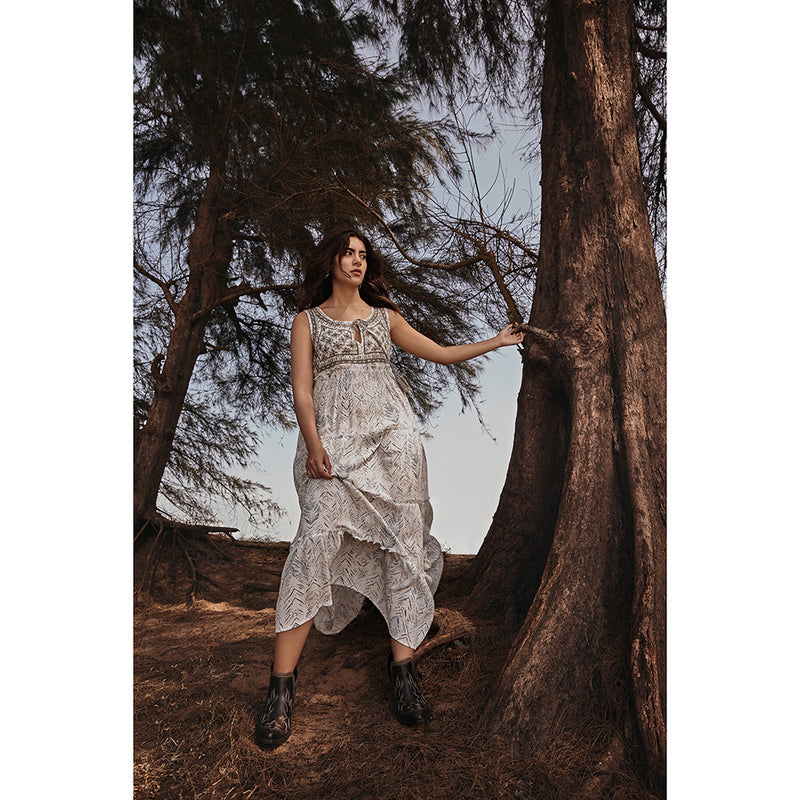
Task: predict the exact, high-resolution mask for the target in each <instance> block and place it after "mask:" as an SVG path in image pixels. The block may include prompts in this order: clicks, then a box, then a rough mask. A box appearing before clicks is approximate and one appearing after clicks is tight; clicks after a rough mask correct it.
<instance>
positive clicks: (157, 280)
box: [133, 258, 178, 314]
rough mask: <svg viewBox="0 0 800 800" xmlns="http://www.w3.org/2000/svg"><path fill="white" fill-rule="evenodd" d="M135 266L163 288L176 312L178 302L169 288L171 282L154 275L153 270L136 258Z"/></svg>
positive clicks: (169, 303)
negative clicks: (168, 282) (148, 269)
mask: <svg viewBox="0 0 800 800" xmlns="http://www.w3.org/2000/svg"><path fill="white" fill-rule="evenodd" d="M133 267H134V269H135V270H136V271H137V272H140V273H141V274H142V275H144V276H145V278H147V279H148V280H150V281H152V282H153V283H154V284H156V286H158V287H160V288H161V291H162V292H163V293H164V297H165V298H166V300H167V305H168V306H169V307H170V309H172V313H173V314H175V313H176V312H177V308H178V304H177V303H176V302H175V298H174V297H173V296H172V292H170V290H169V284H167V282H166V281H163V280H161V278H159V277H158V276H157V275H153V273H152V272H148V271H147V270H146V269H145V268H144V267H143V266H142V265H141V264H140V263H139V261H138V260H137V259H136V258H134V259H133Z"/></svg>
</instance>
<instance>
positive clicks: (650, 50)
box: [636, 36, 667, 58]
mask: <svg viewBox="0 0 800 800" xmlns="http://www.w3.org/2000/svg"><path fill="white" fill-rule="evenodd" d="M636 48H637V50H638V51H639V52H640V53H641V54H642V55H643V56H647V57H648V58H666V57H667V54H666V52H665V51H664V50H656V49H655V48H654V47H650V46H648V45H646V44H645V43H644V42H643V41H642V40H641V39H640V38H639V37H638V36H637V37H636Z"/></svg>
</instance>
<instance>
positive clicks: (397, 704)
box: [386, 653, 433, 725]
mask: <svg viewBox="0 0 800 800" xmlns="http://www.w3.org/2000/svg"><path fill="white" fill-rule="evenodd" d="M386 669H387V671H388V672H389V681H390V682H391V684H392V694H393V695H394V714H395V716H396V717H397V719H398V720H400V722H402V723H403V725H419V724H420V723H422V722H429V721H430V720H431V719H432V718H433V714H431V712H430V709H429V708H428V704H427V703H426V702H425V698H424V697H423V696H422V692H421V691H420V688H419V685H418V684H417V678H416V675H415V674H414V665H413V664H412V663H411V659H410V658H406V659H404V660H403V661H392V655H391V653H390V654H389V658H388V660H387V662H386Z"/></svg>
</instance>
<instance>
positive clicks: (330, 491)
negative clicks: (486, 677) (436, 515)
mask: <svg viewBox="0 0 800 800" xmlns="http://www.w3.org/2000/svg"><path fill="white" fill-rule="evenodd" d="M305 313H306V314H307V316H308V321H309V325H310V326H311V339H312V343H313V350H314V390H313V391H314V410H315V413H316V419H317V431H318V432H319V436H320V439H321V440H322V444H323V446H324V447H325V449H326V450H327V452H328V456H329V457H330V460H331V471H332V474H333V479H331V480H326V479H324V478H309V477H308V473H307V472H306V459H307V458H308V451H307V449H306V445H305V441H304V440H303V437H302V434H301V435H299V436H298V441H297V453H296V455H295V461H294V481H295V486H296V488H297V494H298V498H299V501H300V524H299V528H298V531H297V535H296V536H295V539H294V541H293V542H292V544H291V547H290V548H289V555H288V557H287V559H286V564H285V565H284V568H283V575H282V577H281V585H280V590H279V592H278V601H277V605H276V609H275V629H276V631H277V632H281V631H285V630H290V629H291V628H295V627H297V626H298V625H302V624H303V623H304V622H307V621H308V620H309V619H311V618H312V617H313V618H314V624H315V625H316V627H317V628H318V629H319V630H320V631H321V632H322V633H327V634H333V633H338V632H339V631H341V630H342V629H343V628H344V627H345V626H346V625H347V624H348V623H349V622H350V621H351V620H352V619H354V618H355V616H356V615H357V614H358V612H359V611H360V609H361V606H362V603H363V600H364V597H368V598H369V599H370V600H371V601H372V603H373V604H374V605H375V607H376V608H377V609H378V610H379V611H380V612H381V614H382V615H383V617H384V618H385V619H386V622H387V625H388V628H389V634H390V635H391V636H392V638H394V639H396V640H397V641H398V642H401V643H402V644H405V645H407V646H408V647H413V648H416V647H417V646H418V645H419V644H420V642H421V641H422V640H423V639H424V638H425V635H426V633H427V632H428V629H429V628H430V624H431V622H432V620H433V595H434V592H435V591H436V588H437V586H438V585H439V579H440V578H441V575H442V566H443V561H442V551H441V548H440V546H439V542H438V541H437V540H436V539H435V538H434V537H433V536H431V535H430V527H431V521H432V519H433V511H432V509H431V504H430V501H429V498H428V469H427V464H426V461H425V451H424V450H423V448H422V441H421V439H420V435H419V431H418V429H417V426H416V423H415V420H414V415H413V412H412V410H411V405H410V404H409V402H408V398H407V397H406V395H405V393H404V391H403V389H402V388H401V386H400V384H399V383H398V379H397V376H396V375H395V372H394V370H393V368H392V366H391V364H390V362H389V356H390V353H391V348H392V342H391V338H390V333H389V314H388V312H387V310H386V309H385V308H373V309H372V312H371V313H370V315H369V316H368V317H367V318H366V319H363V320H356V321H355V322H342V321H340V320H334V319H331V318H330V317H328V316H327V315H326V314H325V313H324V312H323V311H320V309H318V308H312V309H309V310H307V311H306V312H305ZM356 333H358V334H359V336H358V340H357V338H356Z"/></svg>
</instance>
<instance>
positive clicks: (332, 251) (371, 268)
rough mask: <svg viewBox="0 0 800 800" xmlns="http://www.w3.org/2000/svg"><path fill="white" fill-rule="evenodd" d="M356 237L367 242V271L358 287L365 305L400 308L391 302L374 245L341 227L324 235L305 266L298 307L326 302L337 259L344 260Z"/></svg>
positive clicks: (358, 234) (379, 257) (365, 244)
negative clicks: (352, 240) (343, 257)
mask: <svg viewBox="0 0 800 800" xmlns="http://www.w3.org/2000/svg"><path fill="white" fill-rule="evenodd" d="M351 236H355V237H356V238H358V239H361V241H362V242H364V248H365V249H366V251H367V269H366V271H365V272H364V280H363V282H362V283H361V286H360V287H359V290H358V292H359V294H360V295H361V299H362V300H364V302H365V303H369V305H371V306H378V307H383V308H393V309H394V310H395V311H400V309H399V308H398V307H397V306H396V305H395V304H394V303H393V302H392V301H391V300H390V299H389V290H388V289H387V288H386V282H385V281H384V278H383V270H384V262H383V258H382V257H381V255H380V253H378V251H377V250H375V248H374V247H373V246H372V243H371V242H370V240H369V239H368V238H367V237H366V236H364V234H363V233H361V232H360V231H357V230H355V229H354V228H341V229H340V230H336V231H331V232H330V233H327V234H325V236H324V237H323V238H322V240H321V241H320V243H319V244H318V245H317V246H316V247H315V248H314V252H313V253H312V254H311V257H310V258H309V259H308V262H307V263H306V270H305V277H304V278H303V283H302V284H301V285H300V291H299V292H298V296H297V308H298V310H299V311H303V310H304V309H306V308H312V307H313V306H318V305H319V304H320V303H323V302H325V300H327V299H328V298H329V297H330V296H331V292H332V291H333V281H332V279H331V270H332V269H333V264H334V261H335V259H336V257H337V256H338V257H339V258H341V257H342V256H343V255H344V254H345V252H347V248H348V246H349V245H350V237H351Z"/></svg>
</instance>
